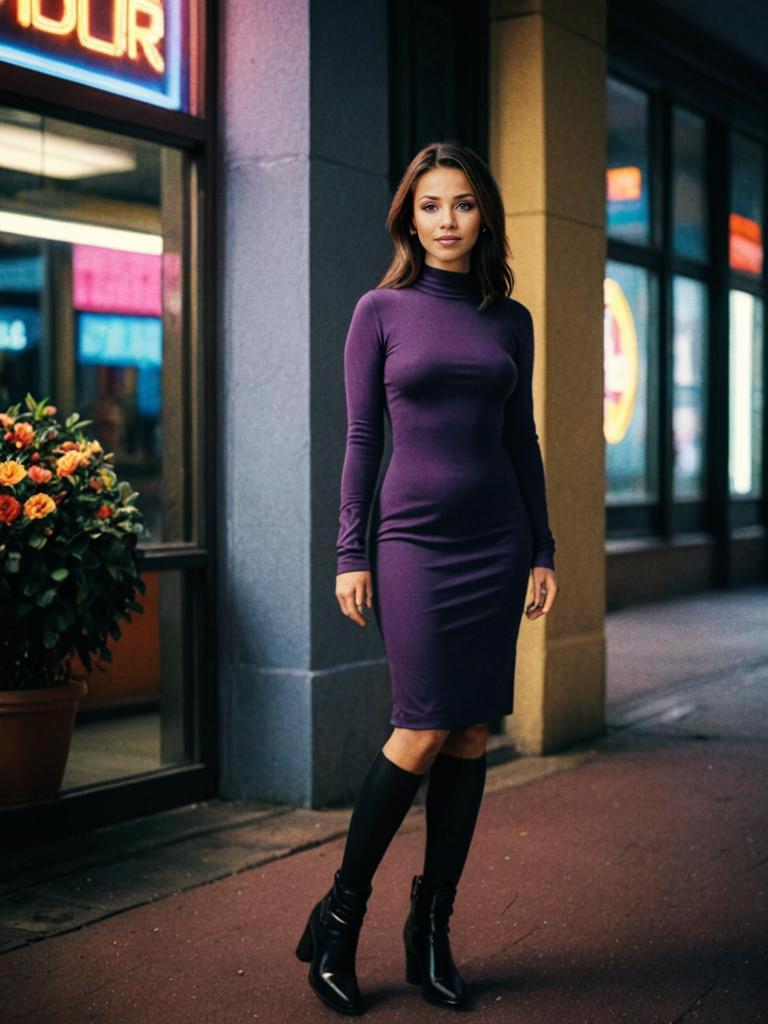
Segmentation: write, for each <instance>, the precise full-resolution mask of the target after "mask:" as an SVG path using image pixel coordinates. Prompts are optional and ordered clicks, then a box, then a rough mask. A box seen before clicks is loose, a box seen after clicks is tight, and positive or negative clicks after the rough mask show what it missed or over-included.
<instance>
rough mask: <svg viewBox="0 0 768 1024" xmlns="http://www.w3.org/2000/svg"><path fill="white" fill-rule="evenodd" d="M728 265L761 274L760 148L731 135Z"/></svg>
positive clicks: (738, 136)
mask: <svg viewBox="0 0 768 1024" xmlns="http://www.w3.org/2000/svg"><path fill="white" fill-rule="evenodd" d="M732 140H733V144H732V150H731V152H732V163H731V213H730V218H729V221H730V223H729V238H730V244H729V254H728V256H729V263H730V266H731V270H740V271H742V273H745V274H752V275H754V276H755V277H759V276H760V275H761V274H762V272H763V215H764V211H763V177H764V174H765V170H764V165H763V148H762V146H761V145H760V144H759V143H758V142H755V141H754V140H753V139H749V138H747V136H746V135H741V134H740V133H739V132H734V133H733V135H732Z"/></svg>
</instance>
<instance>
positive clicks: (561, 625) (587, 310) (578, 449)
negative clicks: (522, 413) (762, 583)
mask: <svg viewBox="0 0 768 1024" xmlns="http://www.w3.org/2000/svg"><path fill="white" fill-rule="evenodd" d="M491 10H492V13H491V117H490V124H491V138H490V159H491V166H492V169H493V171H494V174H495V175H496V176H497V178H498V181H499V183H500V186H501V188H502V191H503V195H504V202H505V207H506V213H507V230H508V235H509V239H510V245H511V248H512V256H513V264H512V265H513V269H514V271H515V275H516V285H515V290H514V297H515V298H518V299H519V300H520V301H521V302H524V303H525V304H526V305H527V306H528V307H529V308H530V310H531V312H532V314H533V320H534V327H535V341H536V349H535V359H534V410H535V417H536V425H537V429H538V432H539V438H540V443H541V447H542V454H543V457H544V463H545V467H546V474H547V492H548V497H549V505H550V520H551V526H552V531H553V533H554V535H555V540H556V543H557V552H556V555H555V560H556V566H557V577H558V582H559V584H560V586H561V588H562V591H561V593H560V594H559V595H558V598H557V602H556V605H555V607H554V608H553V610H552V612H551V613H550V615H549V616H547V617H545V618H543V619H542V618H540V619H538V620H536V621H534V622H529V621H528V619H526V618H523V621H522V625H521V629H520V640H519V646H518V664H517V675H516V693H515V708H514V713H513V714H512V715H511V716H509V717H508V718H507V720H506V721H507V728H508V730H509V733H510V735H511V737H512V738H513V740H514V742H515V745H516V746H517V749H518V750H519V751H520V752H521V753H528V754H543V753H548V752H550V751H554V750H557V749H560V748H562V747H564V746H566V745H568V744H570V743H573V742H576V741H578V740H581V739H586V738H589V737H593V736H596V735H598V734H600V733H601V732H602V731H603V730H604V703H605V632H604V614H605V539H604V533H605V507H604V494H605V485H604V441H603V429H602V425H603V276H604V271H605V254H606V241H605V226H604V209H605V184H604V182H605V134H606V127H605V77H606V59H605V17H606V12H605V0H584V2H583V3H578V4H574V3H568V2H566V0H492V5H491Z"/></svg>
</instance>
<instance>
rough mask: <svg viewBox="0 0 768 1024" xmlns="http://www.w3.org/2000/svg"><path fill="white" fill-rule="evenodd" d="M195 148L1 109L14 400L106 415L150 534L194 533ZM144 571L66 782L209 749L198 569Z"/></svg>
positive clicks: (79, 729)
mask: <svg viewBox="0 0 768 1024" xmlns="http://www.w3.org/2000/svg"><path fill="white" fill-rule="evenodd" d="M185 160H186V158H185V157H184V155H183V154H181V153H180V151H178V150H173V149H171V148H170V147H164V146H160V145H157V144H155V143H150V142H145V141H142V140H139V139H134V138H129V137H124V136H121V135H117V134H113V133H110V132H105V131H101V130H98V129H95V128H90V127H86V126H82V125H78V124H74V123H69V122H65V121H58V120H56V119H53V118H48V117H41V116H39V115H36V114H31V113H28V112H25V111H18V110H13V109H10V108H6V107H0V409H6V408H7V407H8V406H10V405H12V404H15V403H17V402H23V400H24V397H25V395H26V393H27V392H28V391H30V392H32V393H33V394H34V395H35V396H36V397H37V398H42V397H45V396H48V397H50V400H51V401H52V403H53V404H54V405H56V406H57V408H58V409H59V412H60V415H61V416H62V417H66V416H67V415H69V413H70V412H72V411H73V410H77V411H78V412H79V413H80V414H81V415H82V416H83V418H84V419H88V420H92V421H93V422H92V423H91V424H90V426H88V427H87V428H86V429H87V431H88V434H89V436H91V437H94V438H96V439H98V440H99V442H100V443H101V445H102V447H103V448H104V449H105V451H108V452H114V461H115V467H116V470H117V472H118V476H119V478H120V479H124V480H127V481H128V482H129V483H130V485H131V487H132V489H133V490H135V491H137V492H138V498H137V499H136V503H137V505H139V506H140V508H141V510H142V513H143V514H144V517H145V519H146V523H147V528H148V531H149V532H148V535H145V536H144V537H143V538H142V542H141V543H142V546H152V545H154V544H158V543H166V542H169V541H171V542H183V541H189V540H192V539H193V537H192V535H191V534H192V529H191V526H190V522H189V519H188V516H189V513H188V511H187V510H188V506H189V505H190V502H188V501H187V498H188V496H189V489H190V487H191V486H192V474H190V472H189V469H190V467H189V464H188V463H189V460H190V459H191V455H190V453H189V451H188V449H190V445H189V442H188V438H189V433H190V430H189V426H190V423H191V415H190V407H189V404H187V403H186V402H185V393H186V382H187V381H188V379H189V376H188V375H189V372H190V370H189V366H188V363H189V354H188V353H187V352H185V351H183V347H182V337H183V333H182V332H183V321H184V304H183V288H184V281H183V274H182V266H183V261H182V253H183V244H184V241H185V235H184V232H185V230H186V225H187V223H188V216H187V210H186V208H185V206H184V196H185V189H184V188H183V187H182V186H183V184H184V181H185V178H186V177H187V176H188V165H187V164H186V163H185ZM185 375H186V376H185ZM142 575H143V578H144V581H145V583H146V584H147V593H146V595H144V597H143V598H142V599H141V602H140V603H142V604H143V606H144V614H143V615H141V614H138V613H137V614H135V615H134V616H133V619H132V621H131V622H127V621H121V623H120V629H121V631H122V636H121V638H120V639H119V640H118V641H117V642H115V643H112V641H110V642H109V645H108V646H109V647H110V650H111V651H112V654H113V661H112V662H107V663H106V664H105V665H103V666H102V667H103V668H104V669H105V671H100V670H99V669H98V668H95V669H94V670H93V671H92V672H90V673H89V674H88V677H87V683H88V694H87V695H86V697H85V698H84V699H83V700H82V702H81V704H80V709H79V712H78V717H77V723H76V729H75V735H74V738H73V742H72V749H71V754H70V759H69V762H68V766H67V774H66V775H65V780H64V788H65V789H66V788H70V787H72V786H78V785H82V784H90V783H94V782H99V781H103V780H106V779H113V778H116V777H119V776H122V775H128V774H134V773H136V772H143V771H151V770H157V769H158V768H160V767H163V766H166V765H169V764H179V763H184V762H186V761H187V760H189V759H190V757H191V756H192V755H193V754H194V751H192V750H190V742H191V740H190V737H191V736H192V735H193V732H192V729H191V728H190V716H192V714H193V712H194V706H193V700H192V695H191V691H190V689H189V688H190V685H191V684H190V679H191V678H192V673H191V672H190V671H189V665H188V659H187V654H186V650H187V647H188V646H189V645H190V644H192V643H194V637H193V636H192V630H191V629H190V625H189V622H190V616H191V612H190V608H191V607H192V601H193V598H192V597H191V596H190V595H191V593H192V590H193V588H192V584H191V578H192V574H191V573H189V572H182V571H180V570H179V571H176V570H174V571H163V572H160V573H149V572H145V573H143V574H142ZM75 670H76V671H81V670H82V666H78V665H77V664H75Z"/></svg>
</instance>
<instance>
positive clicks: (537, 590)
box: [525, 565, 557, 621]
mask: <svg viewBox="0 0 768 1024" xmlns="http://www.w3.org/2000/svg"><path fill="white" fill-rule="evenodd" d="M531 572H532V573H533V601H531V603H530V604H529V605H528V607H527V608H526V609H525V614H526V615H527V616H528V618H529V619H530V620H531V621H533V620H534V619H538V617H539V616H540V615H546V614H547V612H548V611H549V610H550V608H551V607H552V605H553V604H554V603H555V598H556V597H557V577H556V576H555V571H554V569H548V568H547V567H546V566H541V565H537V566H536V567H535V568H533V569H531Z"/></svg>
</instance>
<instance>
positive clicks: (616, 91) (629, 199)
mask: <svg viewBox="0 0 768 1024" xmlns="http://www.w3.org/2000/svg"><path fill="white" fill-rule="evenodd" d="M648 106H649V105H648V96H647V94H646V93H644V92H642V91H641V90H640V89H635V88H633V87H632V86H630V85H625V84H624V83H623V82H619V81H617V80H616V79H614V78H609V79H608V94H607V107H608V110H607V118H608V168H607V170H606V180H605V187H606V224H607V230H608V234H609V236H610V237H611V238H621V239H624V240H625V241H628V242H639V243H643V244H648V243H649V242H650V241H651V217H650V188H649V185H650V182H649V177H648V167H649V160H648V117H649V111H648Z"/></svg>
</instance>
